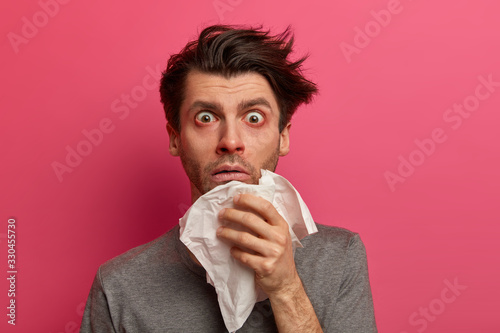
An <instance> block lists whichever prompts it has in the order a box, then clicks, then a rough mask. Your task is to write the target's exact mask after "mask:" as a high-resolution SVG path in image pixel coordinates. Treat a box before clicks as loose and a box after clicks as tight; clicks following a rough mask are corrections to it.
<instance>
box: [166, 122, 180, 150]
mask: <svg viewBox="0 0 500 333" xmlns="http://www.w3.org/2000/svg"><path fill="white" fill-rule="evenodd" d="M167 132H168V137H169V138H170V143H169V146H168V151H169V152H170V155H172V156H179V147H180V136H179V133H177V131H176V130H175V129H174V128H173V127H172V125H170V123H167Z"/></svg>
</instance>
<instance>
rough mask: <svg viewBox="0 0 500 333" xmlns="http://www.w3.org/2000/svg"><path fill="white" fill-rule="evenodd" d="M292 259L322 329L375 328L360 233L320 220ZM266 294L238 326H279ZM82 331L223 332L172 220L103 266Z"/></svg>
mask: <svg viewBox="0 0 500 333" xmlns="http://www.w3.org/2000/svg"><path fill="white" fill-rule="evenodd" d="M317 227H318V233H316V234H313V235H310V236H308V237H306V238H304V239H303V240H301V242H302V244H303V245H304V247H303V248H298V249H297V250H296V253H295V263H296V267H297V271H298V273H299V276H300V278H301V279H302V282H303V285H304V288H305V290H306V293H307V295H308V297H309V299H310V300H311V303H312V305H313V307H314V310H315V312H316V315H317V317H318V319H319V322H320V323H321V326H322V327H323V330H324V332H339V333H350V332H352V333H364V332H367V333H368V332H370V333H372V332H377V328H376V325H375V318H374V313H373V301H372V294H371V290H370V283H369V279H368V268H367V262H366V253H365V247H364V245H363V243H362V241H361V239H360V238H359V235H358V234H356V233H353V232H351V231H348V230H346V229H342V228H337V227H329V226H323V225H320V224H318V225H317ZM276 331H277V329H276V324H275V322H274V316H273V312H272V308H271V305H270V303H269V300H266V301H263V302H259V303H257V304H256V305H255V307H254V309H253V311H252V313H251V315H250V317H249V318H248V320H247V321H246V322H245V324H244V325H243V327H242V328H241V329H240V330H238V333H239V332H276ZM80 332H81V333H87V332H144V333H149V332H227V330H226V328H225V326H224V322H223V320H222V316H221V314H220V310H219V305H218V303H217V295H216V293H215V289H214V288H213V287H212V286H211V285H210V284H208V283H207V282H206V277H205V271H204V269H203V268H202V267H200V266H197V265H196V264H195V263H194V262H193V261H192V260H191V259H190V257H189V254H188V252H187V249H186V247H185V246H184V244H183V243H182V242H180V240H179V227H178V226H175V227H174V228H173V229H172V230H170V231H168V232H167V233H165V234H164V235H162V236H161V237H159V238H157V239H156V240H154V241H152V242H149V243H147V244H144V245H141V246H139V247H136V248H134V249H131V250H129V251H128V252H126V253H124V254H122V255H120V256H118V257H116V258H113V259H111V260H109V261H108V262H106V263H105V264H103V265H102V266H101V267H100V268H99V270H98V272H97V274H96V276H95V279H94V282H93V284H92V288H91V290H90V294H89V297H88V300H87V305H86V307H85V313H84V316H83V320H82V325H81V329H80Z"/></svg>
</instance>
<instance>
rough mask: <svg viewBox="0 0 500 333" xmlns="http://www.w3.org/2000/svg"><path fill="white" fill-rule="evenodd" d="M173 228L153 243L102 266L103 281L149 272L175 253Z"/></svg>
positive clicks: (119, 256)
mask: <svg viewBox="0 0 500 333" xmlns="http://www.w3.org/2000/svg"><path fill="white" fill-rule="evenodd" d="M176 230H177V228H175V227H174V228H173V229H171V230H170V231H167V232H166V233H164V234H163V235H161V236H160V237H158V238H156V239H154V240H153V241H151V242H148V243H146V244H142V245H140V246H137V247H134V248H132V249H130V250H128V251H127V252H125V253H122V254H120V255H118V256H116V257H114V258H112V259H110V260H108V261H106V262H105V263H104V264H102V265H101V267H100V268H99V274H100V277H101V278H102V279H106V278H109V277H112V276H126V275H130V274H131V273H133V272H140V271H147V270H148V269H149V268H151V267H154V266H155V265H154V263H155V262H161V261H162V260H164V259H165V257H167V256H166V255H165V254H166V253H169V254H170V255H171V254H172V253H174V252H175V238H176V237H175V234H174V233H175V231H176Z"/></svg>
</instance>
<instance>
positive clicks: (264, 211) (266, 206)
mask: <svg viewBox="0 0 500 333" xmlns="http://www.w3.org/2000/svg"><path fill="white" fill-rule="evenodd" d="M234 204H235V206H236V207H237V208H243V209H247V210H251V211H253V212H255V213H257V214H258V215H260V216H262V218H263V219H264V220H265V221H266V222H267V223H269V224H270V225H283V223H286V221H285V219H283V217H282V216H281V215H280V214H279V213H278V211H277V210H276V208H275V207H274V206H273V204H272V203H271V202H269V201H267V200H266V199H264V198H261V197H258V196H255V195H252V194H249V193H244V194H239V195H236V196H235V197H234Z"/></svg>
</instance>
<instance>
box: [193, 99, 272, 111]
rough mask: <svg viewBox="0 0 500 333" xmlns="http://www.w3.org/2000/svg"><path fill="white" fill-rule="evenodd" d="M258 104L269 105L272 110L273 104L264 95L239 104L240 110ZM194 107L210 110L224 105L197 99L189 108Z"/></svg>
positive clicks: (219, 108)
mask: <svg viewBox="0 0 500 333" xmlns="http://www.w3.org/2000/svg"><path fill="white" fill-rule="evenodd" d="M257 105H262V106H265V107H267V108H268V109H270V110H272V108H271V104H270V103H269V102H268V101H267V99H265V98H263V97H258V98H254V99H250V100H244V101H241V102H240V103H239V104H238V110H244V109H249V108H251V107H254V106H257ZM194 109H208V110H221V109H222V106H221V105H220V104H219V103H210V102H206V101H200V100H198V101H195V102H194V103H193V104H192V105H191V107H190V108H189V110H194Z"/></svg>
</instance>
